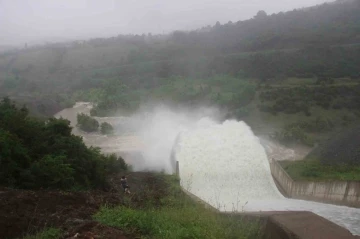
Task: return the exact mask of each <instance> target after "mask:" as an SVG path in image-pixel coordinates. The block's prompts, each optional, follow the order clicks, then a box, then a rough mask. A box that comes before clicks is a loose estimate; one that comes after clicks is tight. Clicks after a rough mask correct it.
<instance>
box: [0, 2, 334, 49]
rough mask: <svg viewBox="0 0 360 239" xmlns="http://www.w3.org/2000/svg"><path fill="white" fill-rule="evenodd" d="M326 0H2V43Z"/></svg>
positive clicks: (191, 22)
mask: <svg viewBox="0 0 360 239" xmlns="http://www.w3.org/2000/svg"><path fill="white" fill-rule="evenodd" d="M324 2H332V1H326V0H296V1H294V0H276V1H268V0H256V1H245V0H226V1H213V0H191V1H190V0H185V1H175V0H155V1H151V2H150V1H148V0H135V1H115V0H103V1H95V0H62V1H60V0H54V1H47V0H38V1H23V0H1V1H0V29H1V31H0V50H1V49H2V48H4V47H3V45H19V46H24V44H26V43H27V44H38V43H44V42H53V41H70V40H79V39H87V38H93V37H111V36H116V35H118V34H143V33H145V34H147V33H149V32H151V33H152V34H163V33H169V32H171V31H174V30H193V29H196V28H200V27H203V26H207V25H214V24H215V23H216V22H217V21H219V22H220V23H222V24H224V23H227V22H228V21H233V22H235V21H239V20H245V19H249V18H252V17H253V16H254V15H256V13H257V12H258V11H259V10H264V11H266V12H267V13H268V14H272V13H278V12H281V11H289V10H293V9H295V8H303V7H309V6H313V5H316V4H321V3H324Z"/></svg>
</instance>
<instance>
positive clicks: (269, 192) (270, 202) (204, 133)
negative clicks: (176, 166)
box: [55, 102, 360, 235]
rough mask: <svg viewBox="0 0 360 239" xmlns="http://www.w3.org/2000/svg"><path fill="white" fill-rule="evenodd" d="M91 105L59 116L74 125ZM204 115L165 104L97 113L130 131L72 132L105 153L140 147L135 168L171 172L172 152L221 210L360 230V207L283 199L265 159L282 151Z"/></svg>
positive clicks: (190, 180)
mask: <svg viewBox="0 0 360 239" xmlns="http://www.w3.org/2000/svg"><path fill="white" fill-rule="evenodd" d="M90 109H91V104H90V103H86V102H80V103H77V104H76V105H75V106H74V107H73V108H71V109H65V110H63V111H61V112H59V113H58V114H56V115H55V117H63V118H66V119H69V120H70V121H71V125H72V126H75V125H76V114H77V113H86V114H88V113H89V111H90ZM200 116H201V114H197V115H196V114H191V112H189V111H186V112H185V111H184V112H173V111H171V110H168V109H161V110H158V111H156V110H155V111H154V112H152V113H151V112H150V114H149V115H147V116H146V117H144V115H142V114H140V115H135V116H131V117H106V118H99V117H97V118H96V119H97V120H98V121H99V122H105V121H107V122H110V123H112V124H121V125H125V128H126V129H128V131H127V132H120V133H118V134H116V135H114V136H103V135H100V134H97V133H92V134H88V133H85V132H82V131H80V130H79V129H77V128H76V127H74V129H73V133H74V134H77V135H81V136H82V137H83V138H84V141H85V143H86V144H87V145H93V146H98V147H100V148H101V149H102V151H103V152H105V153H106V152H109V153H110V152H111V153H123V152H129V151H130V152H131V151H141V154H142V155H143V160H144V161H141V162H140V163H138V164H136V163H133V162H130V164H133V165H135V166H137V167H135V168H134V169H135V170H142V169H143V168H142V167H144V166H146V168H147V169H156V170H165V171H169V168H171V162H170V160H169V157H170V155H171V153H173V156H174V157H175V158H176V160H178V161H179V163H180V178H181V185H182V187H183V188H184V189H186V190H188V191H190V192H191V193H193V194H195V195H196V196H198V197H200V198H201V199H203V200H204V201H206V202H208V203H209V204H211V205H212V206H214V207H216V208H218V209H219V210H221V211H247V212H253V211H311V212H314V213H316V214H318V215H320V216H322V217H325V218H327V219H328V220H330V221H332V222H334V223H336V224H338V225H340V226H343V227H345V228H347V229H348V230H349V231H351V232H352V233H353V234H356V235H360V209H356V208H350V207H345V206H336V205H330V204H324V203H316V202H310V201H303V200H293V199H286V198H284V197H283V196H282V195H281V194H280V192H279V191H278V189H277V188H276V186H275V184H274V181H273V179H272V177H271V172H270V166H269V161H268V159H267V153H268V154H269V149H270V151H272V152H273V153H274V152H275V153H276V154H278V153H279V152H278V151H277V150H275V151H274V150H272V148H271V147H273V146H272V145H271V144H267V145H266V150H267V151H265V149H264V147H263V146H262V144H261V143H263V144H264V142H262V141H260V140H259V138H258V137H256V136H255V135H254V134H253V132H252V130H251V129H250V127H248V126H247V125H246V124H245V123H244V122H237V121H231V120H229V121H225V122H223V123H218V122H217V121H214V120H212V117H200ZM175 142H176V143H175ZM174 144H175V145H174ZM269 147H270V148H269ZM281 152H284V153H285V154H287V155H292V154H291V152H285V151H283V150H281V151H280V154H284V153H281ZM286 157H287V156H286ZM130 158H131V160H133V159H132V157H130ZM139 165H140V166H141V167H140V166H139Z"/></svg>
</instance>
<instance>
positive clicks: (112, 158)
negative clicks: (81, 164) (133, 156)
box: [104, 154, 129, 174]
mask: <svg viewBox="0 0 360 239" xmlns="http://www.w3.org/2000/svg"><path fill="white" fill-rule="evenodd" d="M104 163H105V166H106V172H107V173H110V174H111V173H116V172H121V171H127V170H129V165H127V164H126V163H125V160H124V159H123V158H122V157H117V156H116V154H111V155H109V156H108V157H106V158H105V159H104Z"/></svg>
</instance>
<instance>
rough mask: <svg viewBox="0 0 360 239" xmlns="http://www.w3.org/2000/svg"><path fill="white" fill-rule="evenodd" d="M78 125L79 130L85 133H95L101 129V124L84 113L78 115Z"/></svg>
mask: <svg viewBox="0 0 360 239" xmlns="http://www.w3.org/2000/svg"><path fill="white" fill-rule="evenodd" d="M77 123H78V126H79V128H80V129H81V130H83V131H85V132H95V131H97V130H98V129H99V122H98V121H97V120H96V119H94V118H91V117H90V116H88V115H86V114H83V113H81V114H78V115H77Z"/></svg>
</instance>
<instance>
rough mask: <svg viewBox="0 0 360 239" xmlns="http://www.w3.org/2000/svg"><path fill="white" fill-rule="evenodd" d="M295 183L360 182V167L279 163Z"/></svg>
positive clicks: (302, 162)
mask: <svg viewBox="0 0 360 239" xmlns="http://www.w3.org/2000/svg"><path fill="white" fill-rule="evenodd" d="M279 163H280V165H281V166H282V167H283V168H284V169H285V171H286V172H287V173H288V174H289V176H290V177H291V178H292V179H294V180H295V181H301V180H303V181H305V180H307V181H310V180H311V181H330V180H340V181H342V180H343V181H360V166H350V165H332V166H330V165H329V166H328V165H323V164H321V163H320V162H319V161H316V160H301V161H279Z"/></svg>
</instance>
